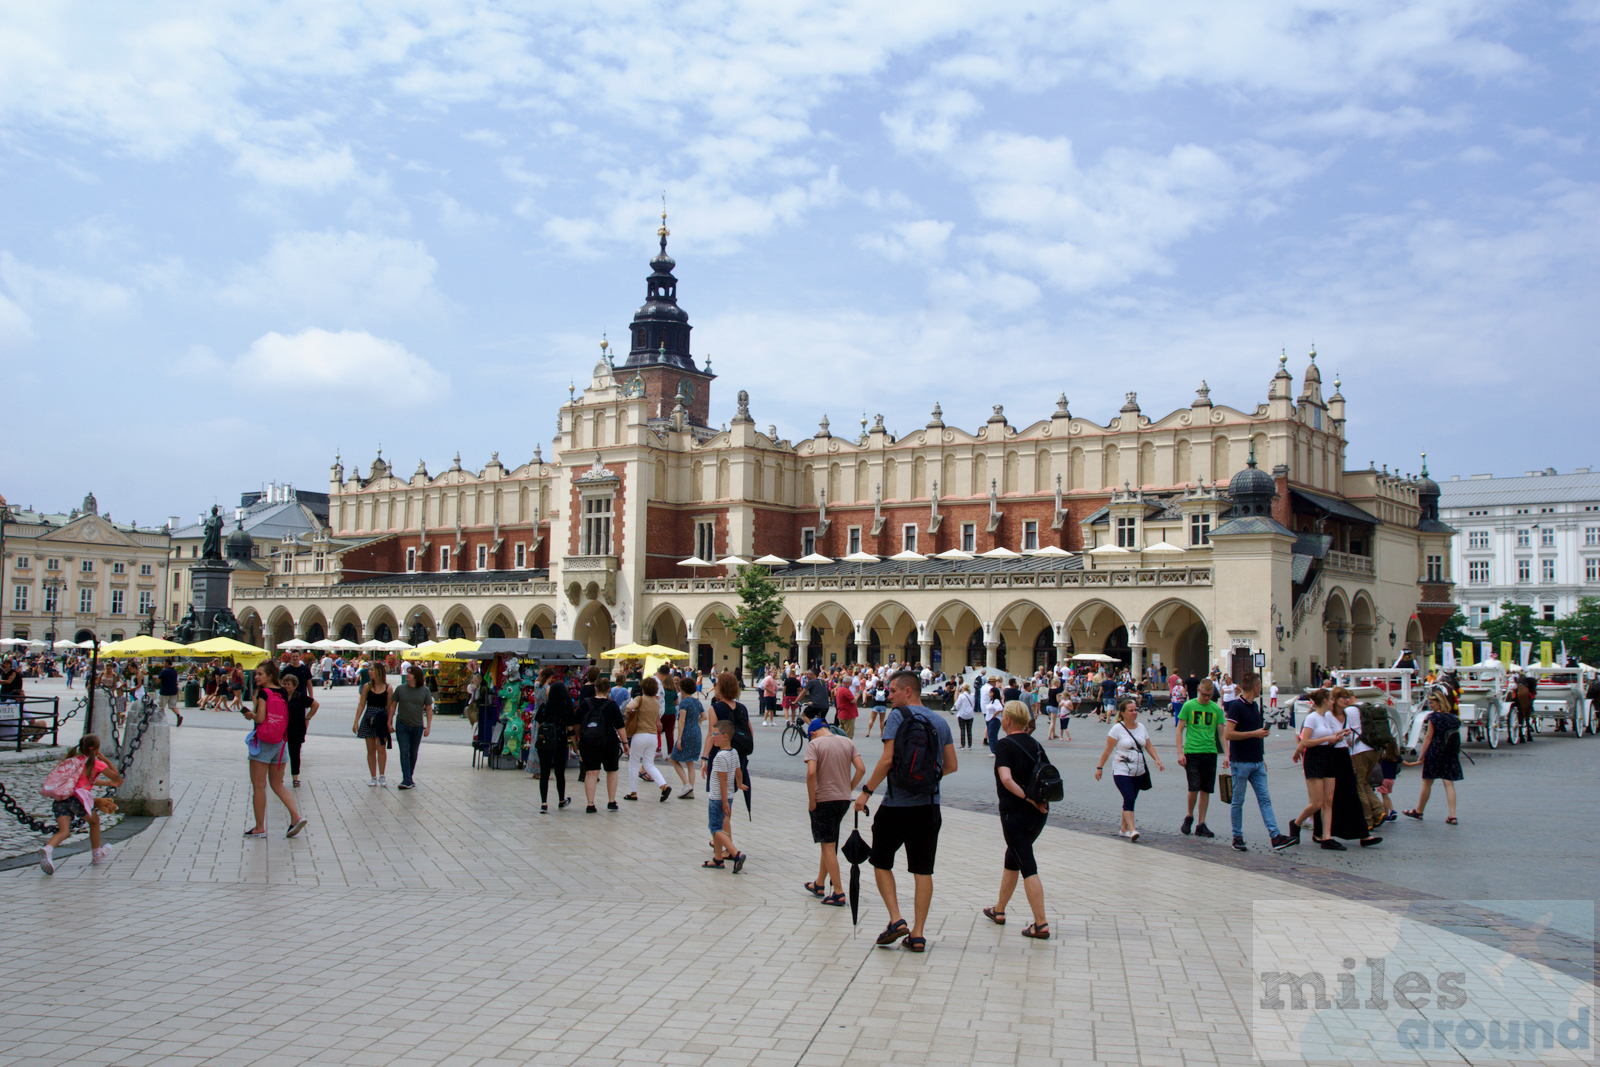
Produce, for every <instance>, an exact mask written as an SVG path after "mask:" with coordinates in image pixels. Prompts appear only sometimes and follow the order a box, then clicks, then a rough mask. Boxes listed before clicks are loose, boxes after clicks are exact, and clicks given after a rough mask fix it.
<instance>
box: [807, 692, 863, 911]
mask: <svg viewBox="0 0 1600 1067" xmlns="http://www.w3.org/2000/svg"><path fill="white" fill-rule="evenodd" d="M806 736H808V737H809V738H810V739H811V741H810V743H809V744H807V745H806V799H807V801H808V802H809V804H810V810H811V840H812V841H813V842H815V843H816V844H818V845H820V846H822V855H821V857H820V858H819V860H818V864H817V880H816V881H815V882H812V883H810V884H809V885H807V886H806V888H807V889H809V890H810V891H811V894H812V895H813V896H817V897H821V898H822V902H823V903H824V904H832V905H834V906H836V907H842V906H843V905H844V903H845V895H844V885H843V883H841V882H840V881H839V855H838V848H839V824H840V823H841V822H843V821H844V813H845V812H847V811H849V810H850V791H851V790H852V789H854V788H855V787H856V786H857V785H860V784H861V779H862V778H864V777H865V776H866V773H867V765H866V762H865V761H863V760H862V758H861V753H859V752H857V751H856V743H855V742H854V741H852V740H850V739H849V738H848V737H845V736H843V735H841V734H836V733H834V732H833V731H832V730H831V729H829V727H828V724H827V723H825V722H823V721H822V720H821V719H820V718H819V719H812V720H811V725H810V727H809V728H808V729H807V731H806ZM829 879H832V881H833V892H832V893H831V894H828V893H827V892H826V890H825V888H824V887H825V884H826V882H827V881H828V880H829Z"/></svg>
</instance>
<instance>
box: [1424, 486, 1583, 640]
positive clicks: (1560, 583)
mask: <svg viewBox="0 0 1600 1067" xmlns="http://www.w3.org/2000/svg"><path fill="white" fill-rule="evenodd" d="M1439 488H1440V490H1441V492H1440V496H1439V518H1440V519H1441V520H1443V521H1444V522H1446V523H1448V524H1450V525H1451V526H1453V527H1455V528H1456V530H1457V534H1456V537H1455V538H1454V539H1453V541H1452V542H1451V553H1452V555H1453V556H1454V559H1453V561H1452V562H1453V566H1452V568H1451V571H1452V573H1453V574H1454V575H1455V580H1456V587H1455V593H1456V602H1457V603H1459V604H1460V605H1461V611H1462V613H1463V614H1464V615H1466V617H1467V624H1468V626H1469V627H1470V628H1471V629H1472V630H1473V631H1478V630H1480V629H1481V628H1482V626H1483V624H1484V622H1486V621H1487V620H1489V619H1492V618H1494V617H1495V616H1497V615H1499V614H1500V605H1501V604H1503V603H1505V602H1506V601H1508V600H1509V601H1510V602H1511V603H1513V604H1519V605H1520V604H1526V605H1528V606H1529V607H1531V608H1532V609H1533V614H1534V617H1535V618H1537V619H1544V620H1555V619H1558V618H1560V617H1562V616H1564V615H1567V614H1570V613H1571V612H1572V611H1574V610H1575V609H1576V608H1577V606H1578V598H1579V597H1581V596H1600V473H1594V472H1591V471H1590V469H1589V468H1588V467H1579V468H1578V469H1577V470H1575V471H1573V472H1572V473H1570V474H1559V473H1557V472H1556V471H1555V470H1554V469H1553V468H1552V469H1547V470H1543V471H1529V472H1527V473H1526V474H1524V475H1522V476H1521V477H1516V478H1496V477H1494V476H1492V475H1488V474H1474V475H1472V476H1471V477H1469V478H1460V477H1454V478H1451V479H1450V480H1449V481H1446V482H1441V483H1439Z"/></svg>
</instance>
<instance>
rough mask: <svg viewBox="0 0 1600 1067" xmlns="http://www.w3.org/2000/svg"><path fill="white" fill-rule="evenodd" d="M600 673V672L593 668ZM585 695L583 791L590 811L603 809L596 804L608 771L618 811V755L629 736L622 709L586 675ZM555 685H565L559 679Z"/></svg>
mask: <svg viewBox="0 0 1600 1067" xmlns="http://www.w3.org/2000/svg"><path fill="white" fill-rule="evenodd" d="M590 672H591V673H592V674H595V675H596V676H598V674H599V672H598V671H595V670H594V668H592V667H591V668H590ZM585 682H586V683H587V684H585V685H584V687H583V695H582V696H581V697H579V698H578V773H579V774H581V775H583V792H584V795H585V796H587V797H588V798H589V806H588V807H587V808H585V809H584V811H585V813H586V814H589V815H593V814H594V813H595V812H596V811H598V810H599V809H598V808H596V807H595V806H594V795H595V791H596V790H598V789H599V788H600V772H601V770H604V771H605V772H606V799H607V800H608V801H609V803H607V804H606V810H607V811H616V810H617V764H618V759H617V757H618V756H619V755H620V754H621V752H622V749H623V746H624V745H626V744H627V738H626V737H624V736H623V733H622V730H623V726H624V725H625V723H624V720H623V717H622V709H621V708H619V707H617V702H616V701H615V700H612V699H611V698H610V697H609V696H603V697H602V696H597V695H596V687H595V685H594V684H593V683H592V682H589V680H588V679H587V678H586V679H585ZM551 684H553V685H560V684H562V683H561V682H559V681H556V682H552V683H551Z"/></svg>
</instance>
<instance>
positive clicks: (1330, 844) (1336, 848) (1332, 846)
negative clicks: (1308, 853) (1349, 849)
mask: <svg viewBox="0 0 1600 1067" xmlns="http://www.w3.org/2000/svg"><path fill="white" fill-rule="evenodd" d="M1317 844H1319V845H1321V846H1322V847H1323V848H1325V849H1327V850H1328V851H1329V852H1344V851H1345V847H1344V846H1343V845H1341V844H1340V843H1339V842H1337V841H1335V840H1334V839H1333V838H1331V837H1330V838H1328V839H1327V840H1326V841H1318V842H1317Z"/></svg>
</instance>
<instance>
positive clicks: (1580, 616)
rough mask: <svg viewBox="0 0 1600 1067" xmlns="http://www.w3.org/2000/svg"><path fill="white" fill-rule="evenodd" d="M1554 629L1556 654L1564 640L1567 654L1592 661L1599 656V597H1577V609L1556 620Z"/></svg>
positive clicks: (1584, 661) (1580, 660)
mask: <svg viewBox="0 0 1600 1067" xmlns="http://www.w3.org/2000/svg"><path fill="white" fill-rule="evenodd" d="M1555 631H1556V632H1555V643H1556V649H1555V650H1556V653H1557V654H1558V655H1559V654H1560V652H1561V645H1562V643H1563V642H1565V643H1566V646H1567V653H1568V655H1572V656H1576V657H1577V658H1578V660H1579V662H1581V663H1594V662H1595V661H1596V659H1597V658H1600V597H1592V596H1585V597H1579V598H1578V610H1577V611H1574V612H1573V613H1572V614H1571V615H1568V616H1567V617H1566V618H1564V619H1558V620H1556V626H1555Z"/></svg>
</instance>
